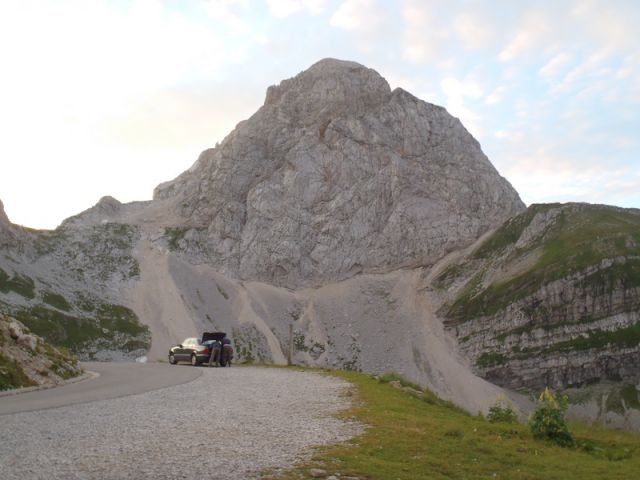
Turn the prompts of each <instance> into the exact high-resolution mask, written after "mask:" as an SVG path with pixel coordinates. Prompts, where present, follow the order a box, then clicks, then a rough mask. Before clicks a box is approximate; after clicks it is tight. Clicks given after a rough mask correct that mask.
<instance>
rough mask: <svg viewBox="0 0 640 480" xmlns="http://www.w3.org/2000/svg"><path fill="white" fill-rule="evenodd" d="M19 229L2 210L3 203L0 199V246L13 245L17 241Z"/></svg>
mask: <svg viewBox="0 0 640 480" xmlns="http://www.w3.org/2000/svg"><path fill="white" fill-rule="evenodd" d="M18 236H19V229H18V228H17V227H15V226H14V225H13V224H12V223H11V222H10V221H9V217H7V214H6V213H5V211H4V204H3V203H2V200H0V248H1V247H5V248H6V247H15V246H16V244H17V241H18Z"/></svg>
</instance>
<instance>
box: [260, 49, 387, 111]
mask: <svg viewBox="0 0 640 480" xmlns="http://www.w3.org/2000/svg"><path fill="white" fill-rule="evenodd" d="M390 92H391V90H390V88H389V84H388V83H387V81H386V80H385V79H384V78H382V77H381V76H380V74H378V73H377V72H376V71H375V70H372V69H370V68H367V67H364V66H363V65H360V64H358V63H355V62H349V61H343V60H336V59H333V58H326V59H324V60H320V61H319V62H317V63H315V64H314V65H312V66H311V67H310V68H309V69H308V70H305V71H303V72H301V73H300V74H298V75H296V76H295V77H293V78H290V79H288V80H283V81H282V82H281V83H280V84H279V85H277V86H275V85H274V86H271V87H269V88H268V89H267V95H266V99H265V106H271V107H275V108H277V109H279V110H281V114H283V113H284V114H286V115H288V116H289V117H290V118H291V119H295V120H298V121H302V122H304V123H305V124H309V123H314V122H315V121H318V120H320V121H322V120H324V119H326V118H327V116H329V115H338V114H340V113H341V112H350V113H352V114H357V113H361V112H364V111H365V110H366V109H367V108H372V107H373V106H375V105H379V104H381V103H382V102H384V101H385V100H386V98H387V96H388V95H389V94H390Z"/></svg>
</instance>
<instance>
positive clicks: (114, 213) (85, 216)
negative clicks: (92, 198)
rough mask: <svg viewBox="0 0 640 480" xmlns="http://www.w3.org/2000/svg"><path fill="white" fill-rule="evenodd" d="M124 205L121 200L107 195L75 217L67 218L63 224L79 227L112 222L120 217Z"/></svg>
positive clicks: (64, 225)
mask: <svg viewBox="0 0 640 480" xmlns="http://www.w3.org/2000/svg"><path fill="white" fill-rule="evenodd" d="M122 207H123V205H122V203H121V202H119V201H118V200H116V199H115V198H113V197H111V196H108V195H107V196H105V197H102V198H101V199H100V200H99V201H98V203H96V204H95V205H94V206H93V207H91V208H88V209H87V210H85V211H83V212H80V213H79V214H77V215H74V216H73V217H69V218H67V219H66V220H65V221H64V222H62V226H63V227H71V226H75V227H79V226H86V225H96V224H100V223H106V222H111V221H114V220H116V219H117V218H118V215H119V213H120V211H121V209H122Z"/></svg>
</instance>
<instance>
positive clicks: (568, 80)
mask: <svg viewBox="0 0 640 480" xmlns="http://www.w3.org/2000/svg"><path fill="white" fill-rule="evenodd" d="M607 58H608V54H607V52H606V51H604V50H598V51H596V52H594V53H593V54H591V55H590V56H589V57H588V58H587V59H586V60H585V61H584V62H582V63H580V64H579V65H577V66H575V67H574V68H572V69H571V70H569V72H567V74H566V75H565V76H564V77H563V78H562V81H560V82H559V83H558V84H557V85H556V86H555V87H554V88H553V89H552V93H558V92H568V91H572V90H573V91H575V89H576V84H577V83H578V82H580V81H583V80H585V78H587V77H593V76H601V75H602V74H606V73H607V71H606V69H605V68H603V65H604V63H605V61H606V60H607Z"/></svg>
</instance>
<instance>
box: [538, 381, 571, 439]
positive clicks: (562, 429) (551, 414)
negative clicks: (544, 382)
mask: <svg viewBox="0 0 640 480" xmlns="http://www.w3.org/2000/svg"><path fill="white" fill-rule="evenodd" d="M567 407H568V399H567V397H561V398H557V397H556V396H555V395H554V394H553V392H552V391H551V390H549V389H548V388H545V389H544V392H542V394H541V395H540V399H539V400H538V406H537V407H536V410H535V411H534V412H533V413H532V414H531V417H529V428H531V432H532V433H533V436H534V437H535V438H538V439H544V440H550V441H552V442H553V443H555V444H557V445H560V446H561V447H572V446H574V445H575V440H574V438H573V435H571V433H570V432H569V427H568V426H567V421H566V420H565V417H564V415H565V412H566V411H567Z"/></svg>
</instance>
